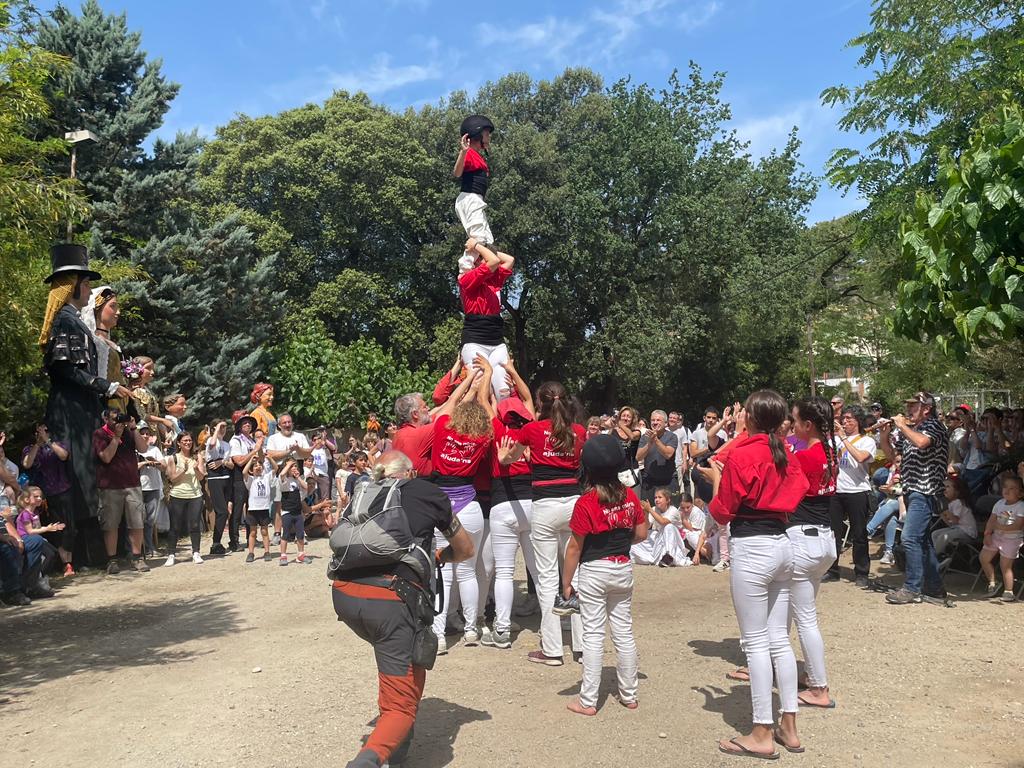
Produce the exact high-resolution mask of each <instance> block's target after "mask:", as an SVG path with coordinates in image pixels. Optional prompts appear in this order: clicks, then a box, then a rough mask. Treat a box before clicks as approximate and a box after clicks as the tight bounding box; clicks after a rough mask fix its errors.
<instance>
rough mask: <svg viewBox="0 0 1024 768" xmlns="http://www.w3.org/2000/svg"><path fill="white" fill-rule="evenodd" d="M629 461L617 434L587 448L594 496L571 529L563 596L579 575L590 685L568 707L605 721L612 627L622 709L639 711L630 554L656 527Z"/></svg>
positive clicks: (578, 510) (583, 499)
mask: <svg viewBox="0 0 1024 768" xmlns="http://www.w3.org/2000/svg"><path fill="white" fill-rule="evenodd" d="M622 459H623V452H622V448H621V447H620V446H619V443H618V441H617V440H616V439H615V438H614V437H612V436H611V435H597V436H596V437H594V438H592V439H590V440H588V441H587V444H586V445H585V446H583V456H582V461H583V469H584V474H585V482H586V485H587V491H586V493H584V494H583V495H582V496H580V498H579V499H578V500H577V501H576V504H575V506H574V508H573V513H572V519H571V521H570V523H569V527H570V529H571V530H572V539H570V540H569V546H568V548H567V549H566V552H565V567H564V568H563V569H562V597H563V599H564V600H569V599H570V598H571V596H572V591H573V589H572V585H573V577H574V576H578V578H577V579H576V585H577V592H578V595H579V604H580V616H581V619H582V622H583V682H582V683H580V695H579V697H578V698H575V699H573V700H572V701H571V702H569V704H567V705H566V706H567V708H568V709H569V711H570V712H575V713H576V714H578V715H590V716H593V715H596V714H597V696H598V692H599V690H600V687H601V668H602V660H603V657H604V635H605V625H606V624H608V625H609V626H610V627H611V634H612V645H614V646H615V671H616V676H617V678H618V688H619V703H620V704H622V706H624V707H626V708H627V709H636V708H637V706H639V704H638V702H637V698H636V697H637V687H638V679H639V673H638V672H637V654H636V641H635V640H634V639H633V616H632V611H631V606H632V602H633V565H632V563H631V562H630V554H629V549H630V546H631V545H632V544H634V543H635V542H637V541H643V540H644V539H645V538H646V537H647V532H648V522H647V512H646V511H645V510H644V508H643V507H641V506H640V501H639V499H637V497H636V494H635V493H633V490H632V489H631V488H626V487H625V486H624V485H623V484H622V481H621V480H620V479H619V477H618V473H619V469H620V468H621V466H622ZM648 509H649V507H648ZM577 567H578V569H579V573H578V575H577V573H576V571H577Z"/></svg>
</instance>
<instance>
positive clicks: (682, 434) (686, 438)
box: [672, 427, 690, 467]
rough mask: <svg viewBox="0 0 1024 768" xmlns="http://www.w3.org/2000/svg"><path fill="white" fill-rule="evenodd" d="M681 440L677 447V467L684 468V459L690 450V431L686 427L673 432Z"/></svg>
mask: <svg viewBox="0 0 1024 768" xmlns="http://www.w3.org/2000/svg"><path fill="white" fill-rule="evenodd" d="M672 434H674V435H675V436H676V437H677V438H678V439H679V445H677V446H676V467H681V466H683V459H684V458H685V457H686V455H687V454H688V452H689V450H690V430H688V429H687V428H686V427H680V428H679V429H675V430H673V431H672Z"/></svg>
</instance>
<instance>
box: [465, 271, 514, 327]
mask: <svg viewBox="0 0 1024 768" xmlns="http://www.w3.org/2000/svg"><path fill="white" fill-rule="evenodd" d="M511 276H512V270H511V269H508V268H507V267H498V268H497V269H496V270H494V271H493V272H492V271H491V269H490V267H488V266H487V264H486V262H481V263H479V264H477V265H476V266H475V267H473V268H472V269H471V270H469V272H466V273H465V274H462V275H459V296H460V298H461V299H462V311H463V312H464V313H466V314H467V315H500V314H501V296H500V295H499V294H500V292H501V286H503V285H504V284H505V281H506V280H508V279H509V278H510V277H511Z"/></svg>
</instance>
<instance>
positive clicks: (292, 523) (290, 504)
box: [279, 460, 309, 565]
mask: <svg viewBox="0 0 1024 768" xmlns="http://www.w3.org/2000/svg"><path fill="white" fill-rule="evenodd" d="M279 479H280V481H281V560H280V565H288V542H289V541H294V542H295V546H296V547H297V548H298V550H299V556H298V557H297V558H295V560H296V562H299V563H305V562H306V532H305V531H304V530H303V525H302V524H303V522H304V518H303V514H302V499H303V497H304V496H305V495H306V493H307V492H308V491H309V486H308V485H307V483H306V480H305V479H304V478H303V467H302V465H301V464H300V463H299V462H297V461H294V460H290V461H287V462H285V465H284V468H283V469H282V470H281V474H280V475H279Z"/></svg>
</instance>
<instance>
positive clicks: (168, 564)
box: [164, 555, 174, 568]
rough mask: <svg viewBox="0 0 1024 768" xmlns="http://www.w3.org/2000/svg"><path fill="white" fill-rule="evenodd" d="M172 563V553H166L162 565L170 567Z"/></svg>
mask: <svg viewBox="0 0 1024 768" xmlns="http://www.w3.org/2000/svg"><path fill="white" fill-rule="evenodd" d="M172 565H174V555H168V556H167V559H166V560H164V567H165V568H170V567H171V566H172Z"/></svg>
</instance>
